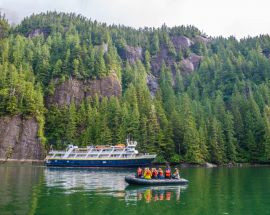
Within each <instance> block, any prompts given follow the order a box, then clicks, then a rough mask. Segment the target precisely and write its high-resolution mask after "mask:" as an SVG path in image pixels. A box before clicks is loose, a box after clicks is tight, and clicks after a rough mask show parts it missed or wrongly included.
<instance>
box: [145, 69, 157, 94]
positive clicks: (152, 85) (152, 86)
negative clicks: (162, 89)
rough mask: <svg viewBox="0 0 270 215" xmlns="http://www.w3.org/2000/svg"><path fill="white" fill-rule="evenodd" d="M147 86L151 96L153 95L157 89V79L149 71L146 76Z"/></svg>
mask: <svg viewBox="0 0 270 215" xmlns="http://www.w3.org/2000/svg"><path fill="white" fill-rule="evenodd" d="M146 81H147V86H148V88H149V90H150V92H151V96H155V93H156V92H157V90H158V89H159V84H158V79H157V78H156V77H155V76H154V75H152V74H151V73H150V74H148V75H147V77H146Z"/></svg>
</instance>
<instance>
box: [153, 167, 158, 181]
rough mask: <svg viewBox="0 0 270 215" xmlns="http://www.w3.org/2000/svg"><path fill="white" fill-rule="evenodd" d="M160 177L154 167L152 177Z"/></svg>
mask: <svg viewBox="0 0 270 215" xmlns="http://www.w3.org/2000/svg"><path fill="white" fill-rule="evenodd" d="M157 177H158V171H157V170H156V168H152V179H157Z"/></svg>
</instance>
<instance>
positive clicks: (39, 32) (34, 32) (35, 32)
mask: <svg viewBox="0 0 270 215" xmlns="http://www.w3.org/2000/svg"><path fill="white" fill-rule="evenodd" d="M48 34H49V32H48V31H47V30H45V29H41V28H37V29H34V30H32V31H31V32H30V33H28V35H27V36H28V38H33V37H37V36H41V35H43V36H47V35H48Z"/></svg>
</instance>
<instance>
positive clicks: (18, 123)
mask: <svg viewBox="0 0 270 215" xmlns="http://www.w3.org/2000/svg"><path fill="white" fill-rule="evenodd" d="M38 128H39V125H38V123H37V121H36V120H35V119H34V118H26V119H23V118H22V117H21V116H12V117H9V116H7V117H1V118H0V159H3V160H7V159H16V160H42V159H44V155H45V151H44V147H43V145H42V144H41V143H40V141H39V138H38V136H37V132H38Z"/></svg>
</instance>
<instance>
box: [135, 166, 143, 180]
mask: <svg viewBox="0 0 270 215" xmlns="http://www.w3.org/2000/svg"><path fill="white" fill-rule="evenodd" d="M142 176H143V170H142V168H141V167H139V168H138V169H137V175H136V178H141V177H142Z"/></svg>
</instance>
